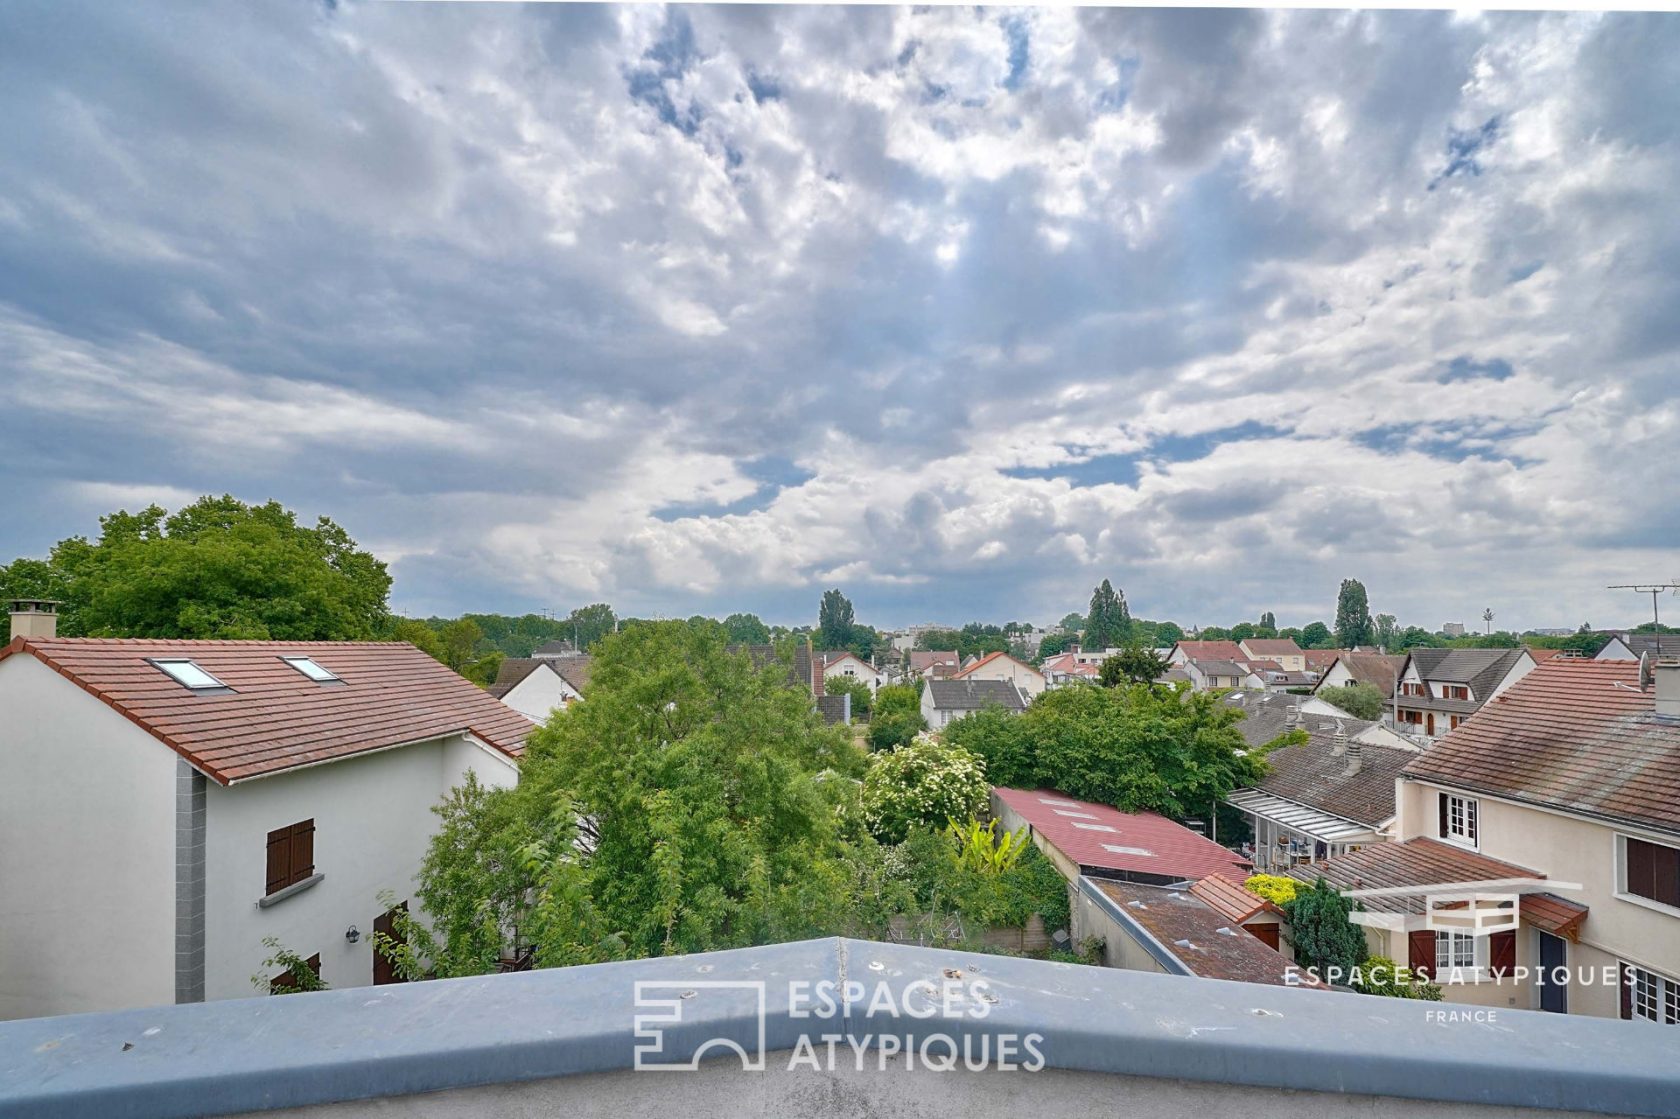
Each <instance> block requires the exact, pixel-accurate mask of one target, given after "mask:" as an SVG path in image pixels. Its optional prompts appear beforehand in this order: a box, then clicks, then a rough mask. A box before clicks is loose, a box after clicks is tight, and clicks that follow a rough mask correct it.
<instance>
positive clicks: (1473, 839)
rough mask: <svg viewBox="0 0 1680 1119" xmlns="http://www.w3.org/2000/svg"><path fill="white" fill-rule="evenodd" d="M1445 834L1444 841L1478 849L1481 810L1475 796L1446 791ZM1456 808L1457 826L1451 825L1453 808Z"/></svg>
mask: <svg viewBox="0 0 1680 1119" xmlns="http://www.w3.org/2000/svg"><path fill="white" fill-rule="evenodd" d="M1446 796H1447V834H1446V836H1445V839H1446V842H1448V843H1454V844H1457V845H1458V846H1460V847H1468V848H1470V849H1471V850H1472V851H1476V850H1480V849H1481V846H1482V811H1481V805H1480V803H1479V802H1478V801H1477V799H1476V798H1475V797H1467V796H1459V795H1458V794H1457V793H1450V792H1449V793H1447V794H1446ZM1455 805H1456V806H1457V808H1458V822H1459V828H1458V829H1456V830H1455V829H1454V827H1453V809H1454V806H1455Z"/></svg>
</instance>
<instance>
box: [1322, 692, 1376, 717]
mask: <svg viewBox="0 0 1680 1119" xmlns="http://www.w3.org/2000/svg"><path fill="white" fill-rule="evenodd" d="M1317 695H1318V698H1319V699H1322V700H1323V701H1324V702H1326V703H1329V704H1333V705H1335V706H1337V707H1340V708H1341V709H1342V710H1343V711H1346V712H1347V713H1348V714H1349V715H1352V716H1353V717H1354V718H1356V719H1369V720H1372V721H1375V720H1377V719H1380V718H1382V712H1383V700H1384V699H1386V698H1387V697H1386V696H1384V695H1383V694H1382V689H1381V688H1379V687H1377V686H1376V685H1375V684H1361V683H1352V684H1345V685H1343V686H1342V687H1340V688H1323V689H1321V690H1320V691H1319V692H1318V693H1317Z"/></svg>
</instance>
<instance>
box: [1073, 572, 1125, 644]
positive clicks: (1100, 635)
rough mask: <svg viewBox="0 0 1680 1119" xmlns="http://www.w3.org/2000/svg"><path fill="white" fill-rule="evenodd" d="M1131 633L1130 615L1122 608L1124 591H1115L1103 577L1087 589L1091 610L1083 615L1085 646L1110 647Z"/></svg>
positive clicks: (1123, 642) (1122, 640)
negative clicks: (1091, 588)
mask: <svg viewBox="0 0 1680 1119" xmlns="http://www.w3.org/2000/svg"><path fill="white" fill-rule="evenodd" d="M1131 635H1132V615H1131V612H1130V611H1129V610H1127V609H1126V596H1125V594H1124V592H1121V591H1116V590H1115V589H1114V587H1113V586H1112V585H1110V583H1109V581H1108V580H1107V579H1104V580H1103V581H1102V582H1101V583H1100V584H1098V585H1097V587H1096V588H1095V589H1093V590H1092V591H1091V612H1090V613H1089V614H1088V615H1087V616H1086V618H1085V639H1084V645H1085V647H1086V648H1088V649H1093V650H1096V649H1113V648H1116V647H1118V646H1120V645H1124V644H1125V643H1126V641H1127V640H1128V639H1129V638H1130V637H1131Z"/></svg>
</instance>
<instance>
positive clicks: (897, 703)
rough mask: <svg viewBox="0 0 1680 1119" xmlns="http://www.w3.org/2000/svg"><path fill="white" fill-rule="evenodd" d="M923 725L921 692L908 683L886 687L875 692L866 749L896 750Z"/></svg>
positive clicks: (907, 742)
mask: <svg viewBox="0 0 1680 1119" xmlns="http://www.w3.org/2000/svg"><path fill="white" fill-rule="evenodd" d="M926 726H927V722H926V720H924V719H923V718H922V695H921V690H920V689H919V688H916V687H913V686H910V685H907V684H889V685H888V686H887V687H884V688H882V689H880V690H879V691H877V692H876V693H875V703H874V707H873V708H872V710H871V711H870V715H869V748H870V749H871V750H896V749H899V748H900V747H903V746H907V745H909V744H910V741H911V740H912V739H913V738H915V737H916V734H917V733H918V732H919V731H921V730H922V729H923V728H925V727H926Z"/></svg>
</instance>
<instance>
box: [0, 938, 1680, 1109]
mask: <svg viewBox="0 0 1680 1119" xmlns="http://www.w3.org/2000/svg"><path fill="white" fill-rule="evenodd" d="M823 980H827V981H829V982H830V983H832V984H835V985H836V986H835V988H834V989H835V990H836V991H844V989H845V988H844V984H845V983H846V982H847V981H848V980H850V981H854V982H858V983H861V984H863V985H864V986H865V988H866V989H868V990H871V991H873V990H874V989H875V988H876V987H878V986H882V985H884V986H886V987H887V988H888V989H889V991H891V992H903V991H905V990H906V989H907V987H908V986H909V985H910V984H912V983H915V982H917V981H921V982H922V983H924V984H925V985H930V986H932V987H934V988H938V987H941V986H942V985H944V984H946V983H949V982H952V981H955V982H957V983H958V984H959V986H972V985H973V984H975V983H976V982H977V981H984V986H985V988H986V991H985V994H984V996H983V997H984V999H985V1004H984V1010H983V1013H984V1017H983V1018H982V1017H978V1016H971V1017H968V1018H966V1019H964V1020H962V1021H960V1022H953V1021H950V1020H948V1019H946V1018H945V1017H943V1016H936V1017H931V1018H923V1017H913V1016H911V1015H910V1014H909V1013H908V1012H907V1011H908V1009H909V1000H908V999H902V998H901V999H899V1000H896V1001H895V1005H894V1006H893V1007H892V1008H891V1009H888V1008H886V1007H882V1006H873V1007H872V1006H869V1005H864V1004H861V1003H860V1004H859V1005H855V1006H852V1007H850V1008H849V1009H847V1010H846V1011H845V1012H844V1013H843V1014H842V1016H841V1017H839V1018H838V1019H836V1020H830V1021H827V1022H824V1021H819V1020H813V1019H811V1018H809V1017H800V1016H798V1015H797V1014H796V1013H794V1011H795V1009H796V1007H795V1005H794V1004H793V1003H792V1002H790V999H791V998H793V996H792V995H791V994H790V984H792V983H803V984H816V983H819V982H820V981H823ZM638 984H641V985H642V996H643V999H644V1002H643V1005H642V1006H640V1007H638V1005H637V998H638ZM756 984H762V985H763V986H762V990H763V993H764V994H763V1003H762V1005H763V1008H764V1012H763V1014H762V1016H761V1015H760V1013H759V1006H760V1003H759V1001H758V998H757V996H756V995H755V994H754V989H755V985H756ZM812 989H813V988H811V987H809V986H807V987H805V988H803V990H805V991H811V990H812ZM650 999H651V1000H652V1003H651V1004H650V1003H649V1002H648V1001H647V1000H650ZM660 1000H665V1001H664V1005H665V1006H666V1007H669V1008H672V1009H671V1010H669V1011H668V1012H669V1013H675V1014H678V1015H680V1019H681V1020H680V1021H679V1022H672V1023H669V1024H667V1026H666V1028H665V1029H664V1035H663V1040H662V1041H658V1039H655V1041H657V1042H658V1047H659V1053H660V1055H661V1056H660V1059H661V1060H671V1059H677V1060H683V1059H686V1058H687V1057H688V1056H690V1055H692V1054H694V1053H695V1052H696V1051H698V1050H699V1049H701V1048H702V1047H703V1046H704V1044H705V1043H706V1041H707V1040H709V1039H713V1038H727V1039H733V1040H736V1041H737V1042H739V1043H740V1044H741V1045H742V1046H743V1047H745V1048H748V1049H751V1048H754V1047H755V1046H756V1045H757V1044H758V1042H759V1039H760V1036H761V1035H760V1032H759V1031H760V1022H761V1021H762V1031H763V1032H762V1045H763V1052H765V1053H775V1052H778V1051H785V1050H789V1049H793V1048H794V1047H795V1045H796V1044H797V1043H798V1041H799V1038H800V1037H801V1036H804V1037H807V1038H813V1037H815V1036H818V1035H821V1034H822V1033H824V1032H825V1031H827V1032H836V1031H837V1032H840V1033H843V1034H845V1035H847V1036H848V1037H851V1038H854V1039H861V1038H862V1037H864V1036H865V1035H873V1036H876V1037H879V1036H880V1035H882V1034H886V1033H891V1034H897V1035H899V1036H900V1037H906V1036H908V1037H911V1038H917V1037H923V1036H926V1035H927V1034H928V1033H930V1032H943V1033H947V1034H953V1033H954V1034H956V1035H959V1036H976V1037H978V1036H979V1035H981V1034H989V1035H992V1036H1002V1035H1005V1034H1014V1035H1017V1036H1025V1035H1027V1034H1037V1035H1039V1037H1040V1038H1041V1040H1040V1042H1039V1043H1038V1048H1039V1049H1040V1050H1041V1051H1042V1054H1043V1057H1044V1061H1045V1063H1046V1065H1047V1067H1050V1068H1054V1069H1072V1070H1086V1071H1089V1072H1097V1073H1111V1074H1122V1075H1127V1076H1140V1077H1152V1078H1165V1079H1173V1080H1186V1081H1201V1082H1213V1083H1220V1084H1226V1085H1247V1086H1254V1087H1256V1088H1287V1089H1295V1090H1299V1091H1308V1092H1326V1093H1338V1094H1346V1093H1354V1094H1362V1095H1373V1096H1389V1097H1400V1098H1405V1099H1412V1100H1420V1101H1440V1102H1474V1103H1483V1104H1502V1105H1510V1106H1517V1107H1524V1108H1536V1109H1541V1108H1547V1109H1549V1108H1563V1109H1580V1110H1586V1111H1597V1112H1614V1113H1621V1114H1629V1115H1650V1116H1680V1061H1677V1060H1676V1059H1675V1055H1676V1053H1677V1052H1680V1032H1677V1031H1675V1030H1673V1029H1669V1028H1664V1027H1657V1026H1644V1025H1639V1024H1633V1023H1626V1022H1619V1021H1613V1020H1606V1019H1591V1018H1582V1017H1574V1016H1565V1015H1553V1014H1542V1013H1538V1012H1531V1011H1517V1010H1505V1009H1501V1010H1499V1011H1498V1013H1497V1015H1496V1020H1495V1021H1492V1022H1478V1021H1453V1022H1450V1023H1449V1022H1445V1021H1443V1020H1442V1019H1441V1018H1440V1017H1438V1016H1440V1015H1444V1014H1445V1013H1447V1012H1448V1011H1451V1010H1454V1009H1457V1010H1464V1009H1466V1008H1463V1007H1458V1008H1453V1007H1443V1005H1442V1004H1439V1003H1427V1002H1414V1001H1409V1000H1401V999H1379V998H1376V997H1373V996H1365V995H1354V994H1343V993H1329V992H1323V991H1314V990H1307V989H1292V988H1287V987H1270V986H1261V985H1254V984H1243V983H1226V982H1218V981H1214V980H1206V979H1195V978H1187V977H1180V976H1167V975H1157V974H1152V973H1146V972H1138V971H1123V970H1117V969H1107V968H1093V967H1082V966H1077V965H1069V964H1060V963H1046V962H1040V961H1033V960H1026V959H1019V958H1010V957H1002V956H983V955H977V954H973V953H967V952H958V951H949V950H941V949H929V948H915V947H908V946H902V945H888V944H879V943H873V942H868V941H856V940H844V939H827V940H812V941H803V942H798V943H792V944H781V945H772V946H768V947H762V948H750V949H741V950H736V951H728V952H715V953H708V954H705V955H696V956H688V957H668V958H663V959H655V960H642V961H635V962H629V963H615V964H600V965H595V966H589V967H575V968H565V969H552V970H538V971H530V972H522V973H514V974H503V975H491V976H481V977H476V978H467V979H449V980H436V981H431V982H426V983H414V984H399V985H391V986H384V987H363V988H355V989H343V990H334V991H325V992H319V993H315V994H299V995H286V996H280V997H269V998H256V999H241V1000H232V1001H224V1002H211V1003H199V1004H192V1005H183V1006H164V1007H158V1008H154V1009H138V1010H124V1011H117V1012H113V1013H105V1014H84V1015H72V1016H67V1017H60V1018H36V1019H26V1020H21V1021H14V1022H4V1023H0V1114H3V1115H6V1116H11V1117H18V1119H22V1117H33V1116H49V1115H51V1116H59V1115H100V1116H108V1117H113V1119H123V1117H141V1116H145V1117H153V1116H164V1117H173V1116H197V1115H212V1114H223V1113H234V1112H244V1111H257V1110H262V1109H268V1108H279V1107H298V1106H308V1105H317V1104H325V1103H330V1102H334V1101H341V1100H354V1099H366V1098H371V1097H398V1096H407V1095H410V1094H414V1093H420V1092H433V1091H438V1090H442V1089H450V1088H464V1087H469V1086H476V1085H491V1084H507V1083H513V1082H518V1081H531V1080H541V1079H545V1078H552V1077H568V1076H574V1075H578V1074H583V1073H596V1072H610V1071H614V1070H624V1069H629V1068H631V1067H632V1065H633V1063H634V1059H635V1052H636V1047H637V1046H638V1045H648V1044H653V1042H650V1041H649V1039H648V1037H647V1036H645V1035H644V1036H642V1037H638V1036H637V1033H636V1029H637V1025H638V1024H637V1021H636V1019H637V1016H638V1015H649V1014H656V1013H658V1010H657V1008H658V1006H659V1005H660ZM959 1001H960V999H959ZM808 1005H809V1004H808ZM650 1007H651V1008H650ZM979 1009H980V1006H979V1004H978V1003H975V1002H971V1004H970V1010H979ZM645 1025H646V1024H645V1023H644V1028H645ZM819 1048H820V1043H819ZM842 1051H844V1047H842ZM956 1075H961V1073H960V1072H959V1073H957V1074H956ZM1022 1075H1026V1074H1022ZM649 1083H650V1085H656V1086H657V1087H650V1088H649V1090H650V1091H652V1090H657V1091H668V1092H674V1093H680V1092H681V1091H682V1088H681V1085H680V1082H678V1081H673V1080H671V1079H670V1078H669V1077H667V1078H666V1079H664V1080H650V1081H649ZM1046 1087H1047V1088H1048V1084H1047V1085H1046Z"/></svg>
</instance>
